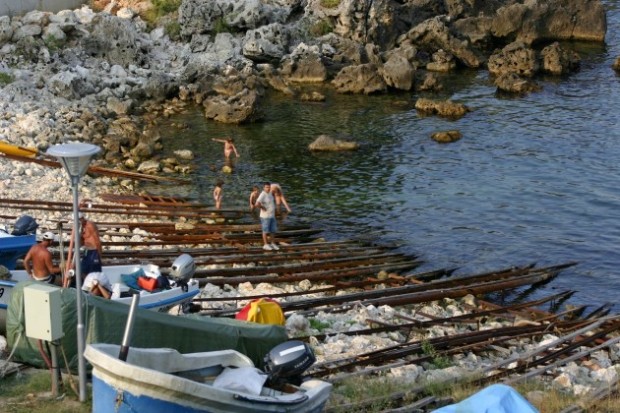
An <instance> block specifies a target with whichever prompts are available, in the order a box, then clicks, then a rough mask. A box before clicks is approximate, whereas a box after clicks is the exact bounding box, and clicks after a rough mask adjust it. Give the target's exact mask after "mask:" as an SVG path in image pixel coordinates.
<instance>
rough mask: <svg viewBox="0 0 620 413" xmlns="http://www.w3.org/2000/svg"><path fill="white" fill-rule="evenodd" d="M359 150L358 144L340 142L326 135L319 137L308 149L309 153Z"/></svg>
mask: <svg viewBox="0 0 620 413" xmlns="http://www.w3.org/2000/svg"><path fill="white" fill-rule="evenodd" d="M357 148H359V144H358V143H356V142H351V141H341V140H339V139H334V138H332V137H331V136H328V135H320V136H319V137H318V138H316V139H315V140H314V142H312V143H311V144H310V145H308V149H310V150H311V151H349V150H353V149H357Z"/></svg>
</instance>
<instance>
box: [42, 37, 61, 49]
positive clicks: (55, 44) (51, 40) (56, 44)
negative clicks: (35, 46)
mask: <svg viewBox="0 0 620 413" xmlns="http://www.w3.org/2000/svg"><path fill="white" fill-rule="evenodd" d="M43 43H45V46H46V47H47V48H48V50H49V51H50V52H53V51H55V50H58V49H60V48H62V46H64V44H65V41H64V40H63V39H57V38H56V36H54V35H49V36H47V37H45V39H43Z"/></svg>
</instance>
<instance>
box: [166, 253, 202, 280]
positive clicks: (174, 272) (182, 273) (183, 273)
mask: <svg viewBox="0 0 620 413" xmlns="http://www.w3.org/2000/svg"><path fill="white" fill-rule="evenodd" d="M195 272H196V263H195V262H194V258H192V256H191V255H189V254H181V255H179V256H178V257H177V259H176V260H174V262H173V263H172V266H171V267H170V278H172V279H173V280H174V281H177V282H187V281H189V280H190V279H191V278H192V277H193V276H194V273H195Z"/></svg>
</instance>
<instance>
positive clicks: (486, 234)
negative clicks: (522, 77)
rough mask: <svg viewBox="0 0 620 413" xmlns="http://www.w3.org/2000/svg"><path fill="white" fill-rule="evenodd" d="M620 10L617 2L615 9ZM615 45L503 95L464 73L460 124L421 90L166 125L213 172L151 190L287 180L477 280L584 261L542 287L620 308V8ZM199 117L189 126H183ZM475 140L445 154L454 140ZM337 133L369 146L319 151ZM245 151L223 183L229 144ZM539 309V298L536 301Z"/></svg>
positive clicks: (203, 198) (245, 190)
mask: <svg viewBox="0 0 620 413" xmlns="http://www.w3.org/2000/svg"><path fill="white" fill-rule="evenodd" d="M608 4H609V5H615V2H608ZM608 24H609V30H608V33H610V34H609V36H608V39H607V45H606V47H601V46H593V45H587V44H578V45H575V47H576V48H577V49H578V50H579V52H580V54H581V56H582V68H581V71H580V72H579V73H576V74H574V75H572V76H570V77H569V78H566V79H561V80H560V81H558V79H539V82H540V84H541V86H542V87H543V89H542V91H541V92H539V93H533V94H530V95H528V96H525V97H520V98H505V97H499V96H497V95H496V93H495V88H494V87H492V85H491V83H490V81H489V79H488V74H487V73H486V72H466V73H465V74H459V76H453V77H452V78H451V79H450V83H449V87H448V88H447V90H446V93H445V94H446V96H444V97H449V98H450V99H452V100H454V101H458V102H462V103H465V104H466V105H468V106H469V107H470V108H472V109H473V111H472V112H471V113H469V114H467V115H466V116H465V117H463V118H462V119H459V120H447V119H442V118H438V117H423V116H420V115H419V114H418V113H416V111H415V110H414V109H413V104H414V102H415V100H416V99H417V98H418V96H414V95H409V94H402V95H392V96H371V97H368V96H342V95H337V94H333V95H332V94H329V95H328V99H327V101H326V102H325V103H302V102H299V101H295V100H292V99H290V98H282V97H277V96H276V97H272V98H271V99H270V101H269V103H268V104H267V105H265V107H264V111H265V120H264V122H261V123H257V124H253V125H244V126H231V125H222V124H217V123H213V122H207V121H205V120H204V118H203V117H202V114H201V113H200V112H199V111H198V110H196V111H195V112H192V113H188V114H185V115H182V116H178V117H176V118H174V119H171V120H170V124H169V125H167V126H166V125H164V128H163V129H162V135H163V136H164V141H165V145H166V148H167V150H170V151H172V150H174V149H178V148H190V149H192V150H193V151H194V152H195V154H196V155H197V159H196V164H197V165H198V170H197V172H196V174H195V175H194V176H193V181H194V184H193V185H192V186H191V187H188V188H156V189H155V188H148V187H146V188H145V189H147V190H148V189H152V190H153V191H157V192H158V193H161V192H162V191H167V192H168V193H170V194H171V195H183V196H187V195H190V196H192V197H193V198H194V199H196V200H198V201H200V202H204V203H208V204H212V200H211V191H212V189H213V186H214V184H215V182H216V180H217V179H219V178H223V179H224V180H225V185H224V190H225V197H224V204H225V205H227V206H239V207H245V205H246V199H247V196H248V195H249V190H250V187H251V185H252V184H255V183H260V182H262V181H264V180H270V181H275V182H279V183H281V184H282V186H283V187H284V189H285V192H286V194H287V198H288V199H289V200H290V202H291V204H292V207H293V209H294V214H293V215H292V216H291V217H290V219H295V220H297V221H302V222H306V223H309V224H311V225H313V226H316V227H318V228H321V229H324V230H325V231H326V236H328V237H330V238H333V239H344V238H364V239H371V240H374V241H377V242H379V243H391V244H392V243H393V244H397V245H400V248H401V250H402V251H404V252H406V253H410V254H415V255H419V256H420V257H421V258H422V259H424V260H425V261H426V262H427V264H425V267H424V269H434V268H443V267H449V268H452V267H459V270H458V271H457V274H470V273H475V272H482V271H487V270H495V269H500V268H504V267H508V266H512V265H521V264H528V263H532V262H536V263H538V264H539V265H547V264H560V263H564V262H568V261H578V262H579V265H578V266H576V267H573V268H571V269H569V270H566V271H564V272H563V273H562V274H561V275H560V277H559V278H557V279H556V280H554V281H553V282H551V283H549V284H547V285H545V286H544V287H542V290H541V291H538V292H536V293H534V295H536V294H543V293H544V294H546V293H550V292H557V291H560V290H565V289H576V290H578V294H576V295H575V296H574V297H573V298H572V299H571V302H579V303H586V304H597V305H598V304H601V303H603V302H607V301H611V302H615V292H616V291H620V271H619V270H618V268H619V267H620V254H618V253H617V247H618V245H620V226H619V223H620V190H619V189H618V183H619V182H620V179H619V178H620V165H619V162H618V160H619V159H620V127H619V126H618V120H619V119H618V118H619V115H618V113H619V112H618V110H617V108H618V107H619V106H620V77H619V76H618V75H616V74H615V73H614V71H613V70H611V64H612V62H613V60H614V59H615V58H616V57H617V56H618V55H620V51H619V48H618V38H617V36H618V35H617V33H616V32H617V31H618V12H617V11H615V10H613V11H612V12H610V15H609V21H608ZM172 122H175V123H180V122H183V123H187V124H189V125H191V128H190V129H187V130H179V129H176V128H175V127H173V126H172V125H171V124H172ZM446 129H458V130H460V131H461V133H462V134H463V139H461V140H460V141H458V142H456V143H453V144H449V145H440V144H437V143H435V142H433V141H432V140H431V139H430V137H429V136H430V135H431V134H432V133H433V132H436V131H438V130H446ZM323 133H327V134H330V135H333V136H336V137H340V138H344V139H349V138H350V139H353V140H355V141H357V142H359V143H360V144H361V148H360V150H358V151H355V152H344V153H327V154H312V153H310V152H309V151H308V150H307V146H308V144H309V143H311V142H312V141H313V140H314V139H315V138H316V137H317V136H318V135H319V134H323ZM226 135H232V136H234V137H235V142H236V145H237V148H238V149H239V151H240V153H241V158H240V159H239V161H238V163H237V166H236V169H235V172H234V173H233V174H230V175H228V174H222V173H221V172H219V171H220V169H221V166H222V164H223V162H222V157H223V155H222V152H223V150H222V145H221V144H219V143H215V142H212V141H211V138H212V137H222V136H226ZM527 299H533V297H531V296H528V297H527Z"/></svg>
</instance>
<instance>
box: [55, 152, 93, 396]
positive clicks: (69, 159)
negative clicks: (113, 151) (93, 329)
mask: <svg viewBox="0 0 620 413" xmlns="http://www.w3.org/2000/svg"><path fill="white" fill-rule="evenodd" d="M100 150H101V148H100V147H98V146H97V145H92V144H90V143H79V142H78V143H63V144H60V145H54V146H52V147H51V148H49V149H48V150H47V154H48V155H51V156H54V157H56V158H58V161H59V162H60V163H61V164H62V166H63V167H64V168H65V170H66V171H67V173H68V174H69V178H70V179H71V188H72V189H73V228H74V231H73V233H74V234H75V239H74V240H73V245H74V246H75V250H74V254H73V256H74V259H75V288H76V295H77V300H76V306H77V351H78V377H79V381H80V401H81V402H83V401H85V400H86V364H85V361H84V320H83V316H82V268H81V262H80V253H79V251H80V231H79V226H78V225H79V211H78V184H79V183H80V179H82V176H84V174H85V173H86V170H87V169H88V165H89V164H90V160H91V158H92V157H93V155H95V154H97V153H99V151H100Z"/></svg>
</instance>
